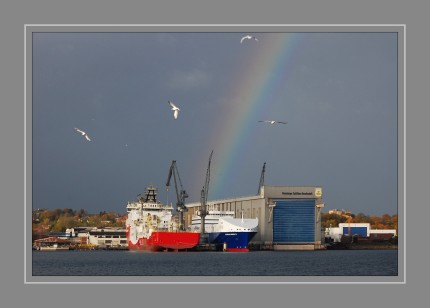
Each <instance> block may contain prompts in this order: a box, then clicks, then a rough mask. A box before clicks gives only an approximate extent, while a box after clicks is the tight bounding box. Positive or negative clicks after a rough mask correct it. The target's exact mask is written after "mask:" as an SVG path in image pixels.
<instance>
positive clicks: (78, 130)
mask: <svg viewBox="0 0 430 308" xmlns="http://www.w3.org/2000/svg"><path fill="white" fill-rule="evenodd" d="M75 130H76V131H77V132H78V133H81V135H82V136H85V138H86V139H87V140H88V141H91V139H90V137H88V135H87V133H86V132H84V131H83V130H80V129H78V128H76V127H75Z"/></svg>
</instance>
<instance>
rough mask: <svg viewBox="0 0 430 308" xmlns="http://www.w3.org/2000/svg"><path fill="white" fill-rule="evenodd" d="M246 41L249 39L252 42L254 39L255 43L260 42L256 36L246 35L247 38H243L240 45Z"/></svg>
mask: <svg viewBox="0 0 430 308" xmlns="http://www.w3.org/2000/svg"><path fill="white" fill-rule="evenodd" d="M246 39H248V40H252V39H254V40H255V41H257V42H258V40H257V38H256V37H255V36H251V35H246V36H244V37H242V38H241V40H240V43H241V44H242V42H243V41H244V40H246Z"/></svg>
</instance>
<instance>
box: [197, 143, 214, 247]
mask: <svg viewBox="0 0 430 308" xmlns="http://www.w3.org/2000/svg"><path fill="white" fill-rule="evenodd" d="M213 153H214V151H213V150H212V152H211V155H210V156H209V163H208V168H207V170H206V179H205V186H203V188H202V191H201V198H200V203H201V207H200V211H199V214H200V218H201V223H200V241H201V242H205V217H206V215H207V213H208V211H207V201H208V191H209V180H210V173H211V160H212V154H213Z"/></svg>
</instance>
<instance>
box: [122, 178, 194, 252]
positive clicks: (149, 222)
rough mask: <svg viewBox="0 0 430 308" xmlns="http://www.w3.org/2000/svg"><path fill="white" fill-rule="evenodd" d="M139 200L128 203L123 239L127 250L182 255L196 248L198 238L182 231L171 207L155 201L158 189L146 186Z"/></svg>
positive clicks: (191, 233) (191, 232) (192, 233)
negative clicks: (171, 252) (124, 236)
mask: <svg viewBox="0 0 430 308" xmlns="http://www.w3.org/2000/svg"><path fill="white" fill-rule="evenodd" d="M137 199H138V200H137V201H135V202H128V204H127V220H126V236H127V242H128V247H129V250H141V251H151V252H156V251H184V250H187V249H191V248H194V247H195V246H197V244H198V243H199V240H200V234H199V233H198V232H193V231H183V230H181V229H180V227H179V223H178V221H177V219H176V218H177V217H176V216H175V215H173V207H172V206H171V205H170V206H169V205H166V204H163V203H161V202H159V201H157V189H156V188H155V187H154V186H152V185H151V186H149V187H148V188H147V189H146V192H145V194H144V195H143V196H141V195H138V198H137Z"/></svg>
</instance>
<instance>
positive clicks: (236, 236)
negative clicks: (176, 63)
mask: <svg viewBox="0 0 430 308" xmlns="http://www.w3.org/2000/svg"><path fill="white" fill-rule="evenodd" d="M255 234H257V232H213V233H208V237H209V243H211V244H216V245H224V243H225V244H226V246H227V247H226V249H227V251H249V248H248V244H249V242H250V241H251V239H252V238H253V237H254V235H255Z"/></svg>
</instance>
